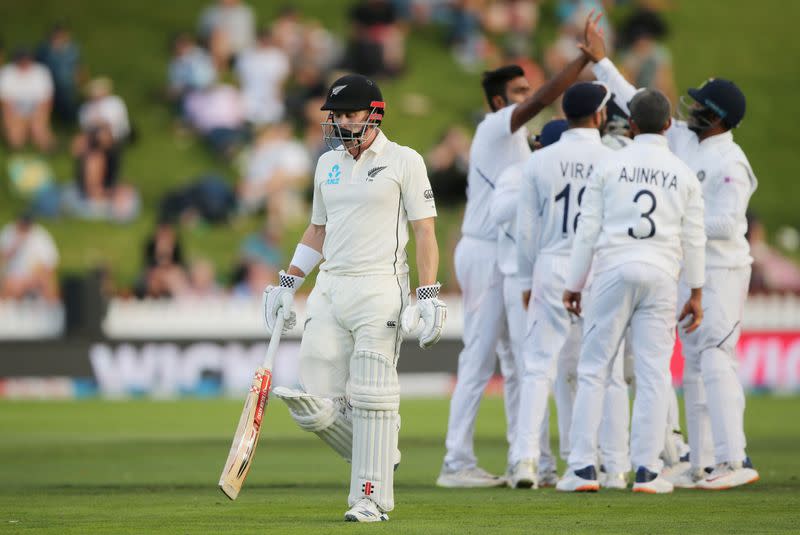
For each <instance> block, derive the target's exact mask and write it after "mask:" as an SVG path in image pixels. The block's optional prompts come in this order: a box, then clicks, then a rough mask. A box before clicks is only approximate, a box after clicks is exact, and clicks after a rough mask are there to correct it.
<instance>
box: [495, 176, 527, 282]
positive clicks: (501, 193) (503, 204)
mask: <svg viewBox="0 0 800 535" xmlns="http://www.w3.org/2000/svg"><path fill="white" fill-rule="evenodd" d="M524 166H525V162H517V163H515V164H513V165H510V166H508V167H507V168H506V170H505V171H503V172H502V173H500V176H499V177H498V178H497V183H496V184H495V189H494V191H493V193H492V198H491V203H490V204H489V212H490V214H491V216H492V220H493V221H494V222H495V224H496V225H497V227H498V228H499V232H498V238H497V267H498V269H499V270H500V273H502V274H503V275H506V276H511V275H516V273H517V205H518V204H519V188H520V185H521V183H522V168H523V167H524Z"/></svg>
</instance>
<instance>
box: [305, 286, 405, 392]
mask: <svg viewBox="0 0 800 535" xmlns="http://www.w3.org/2000/svg"><path fill="white" fill-rule="evenodd" d="M408 287H409V284H408V275H407V274H404V275H397V276H394V275H373V276H361V277H351V276H343V275H332V274H329V273H326V272H324V271H320V273H319V275H318V276H317V283H316V285H315V286H314V289H313V290H312V291H311V294H310V295H309V296H308V300H307V301H306V323H305V325H304V327H303V339H302V341H301V343H300V382H301V384H302V386H303V389H304V390H305V391H306V392H307V393H309V394H312V395H315V396H320V397H328V398H336V397H340V396H344V395H346V394H347V381H348V379H349V377H350V359H351V357H352V356H353V355H354V354H355V352H356V351H370V352H372V353H379V354H381V355H385V356H386V357H388V358H389V359H391V361H392V363H393V364H394V365H395V367H396V366H397V357H398V356H399V354H400V343H401V341H402V338H401V335H400V319H399V318H400V313H401V311H402V309H403V307H405V305H406V304H407V302H408V294H409V289H408ZM391 322H394V323H391Z"/></svg>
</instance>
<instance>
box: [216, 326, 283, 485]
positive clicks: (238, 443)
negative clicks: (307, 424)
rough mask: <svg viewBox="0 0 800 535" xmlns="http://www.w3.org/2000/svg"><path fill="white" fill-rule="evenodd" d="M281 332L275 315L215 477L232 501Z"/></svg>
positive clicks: (250, 451)
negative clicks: (229, 443)
mask: <svg viewBox="0 0 800 535" xmlns="http://www.w3.org/2000/svg"><path fill="white" fill-rule="evenodd" d="M282 332H283V314H278V317H277V318H276V320H275V328H274V329H273V330H272V337H271V338H270V340H269V346H268V347H267V354H266V356H265V357H264V362H263V363H262V364H261V366H260V367H259V368H258V369H257V370H256V373H255V375H254V376H253V382H252V384H251V385H250V391H249V392H248V393H247V398H246V399H245V400H244V409H242V416H241V417H240V418H239V426H238V427H237V428H236V434H235V435H234V436H233V443H232V444H231V450H230V452H228V459H227V460H226V461H225V466H224V467H223V469H222V474H221V475H220V476H219V488H220V490H221V491H222V492H223V493H224V494H225V495H226V496H227V497H228V498H230V499H231V500H235V499H236V497H237V496H239V491H241V490H242V485H243V484H244V480H245V478H246V477H247V473H248V472H249V471H250V467H251V466H252V465H253V457H254V456H255V454H256V446H258V437H259V436H260V435H261V421H262V420H263V418H264V410H265V409H266V408H267V400H268V398H269V388H270V386H271V384H272V362H273V361H274V360H275V353H276V352H277V351H278V345H279V344H280V341H281V333H282Z"/></svg>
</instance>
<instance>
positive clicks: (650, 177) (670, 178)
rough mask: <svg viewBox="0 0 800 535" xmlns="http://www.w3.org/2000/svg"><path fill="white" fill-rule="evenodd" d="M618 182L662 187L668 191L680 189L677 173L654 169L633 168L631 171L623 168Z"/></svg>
mask: <svg viewBox="0 0 800 535" xmlns="http://www.w3.org/2000/svg"><path fill="white" fill-rule="evenodd" d="M618 182H630V183H632V184H648V185H651V186H661V187H662V188H664V189H666V190H670V189H675V190H677V189H678V176H677V175H676V174H675V173H672V172H670V171H665V170H663V169H654V168H652V167H632V168H630V169H628V168H626V167H623V168H622V169H621V170H620V172H619V179H618Z"/></svg>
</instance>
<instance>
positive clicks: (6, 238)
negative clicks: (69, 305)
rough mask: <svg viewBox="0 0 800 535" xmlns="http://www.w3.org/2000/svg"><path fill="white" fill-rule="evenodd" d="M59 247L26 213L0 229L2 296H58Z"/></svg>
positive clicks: (52, 300)
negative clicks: (57, 269) (57, 268)
mask: <svg viewBox="0 0 800 535" xmlns="http://www.w3.org/2000/svg"><path fill="white" fill-rule="evenodd" d="M57 266H58V249H57V248H56V245H55V242H54V241H53V238H52V237H51V236H50V233H49V232H47V230H46V229H45V228H44V227H42V226H41V225H38V224H36V223H35V222H34V221H33V216H32V215H31V214H30V213H28V212H25V213H23V214H21V215H20V216H19V217H18V218H17V220H16V221H14V222H11V223H8V224H7V225H6V226H5V227H3V230H2V231H0V298H3V299H22V298H24V297H41V298H43V299H45V300H46V301H49V302H57V301H58V299H59V291H58V281H57V280H56V267H57Z"/></svg>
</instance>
